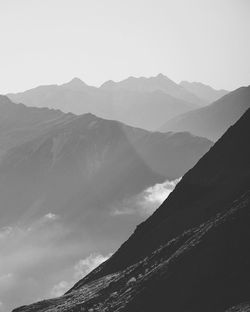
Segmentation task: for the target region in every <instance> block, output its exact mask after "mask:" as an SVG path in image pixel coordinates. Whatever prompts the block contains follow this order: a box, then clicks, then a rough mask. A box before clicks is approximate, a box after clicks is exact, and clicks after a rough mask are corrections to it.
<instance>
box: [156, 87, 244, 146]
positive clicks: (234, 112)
mask: <svg viewBox="0 0 250 312" xmlns="http://www.w3.org/2000/svg"><path fill="white" fill-rule="evenodd" d="M248 108H250V86H248V87H241V88H239V89H236V90H235V91H232V92H230V93H228V94H226V95H225V96H223V97H222V98H220V99H219V100H217V101H215V102H213V103H212V104H210V105H207V106H205V107H202V108H199V109H196V110H193V111H190V112H187V113H184V114H180V115H179V116H177V117H175V118H173V119H172V120H169V121H167V122H166V123H165V124H164V125H163V126H162V127H160V130H161V131H188V132H191V133H193V134H194V135H198V136H203V137H206V138H209V139H210V140H212V141H216V140H218V138H219V137H221V136H222V135H223V134H224V132H225V131H226V130H227V129H228V128H229V127H230V126H231V125H232V124H234V123H235V122H236V121H237V120H238V119H239V118H240V117H241V116H242V115H243V114H244V112H246V110H247V109H248Z"/></svg>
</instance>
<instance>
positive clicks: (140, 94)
mask: <svg viewBox="0 0 250 312" xmlns="http://www.w3.org/2000/svg"><path fill="white" fill-rule="evenodd" d="M8 97H9V98H10V99H11V100H12V101H14V102H16V103H24V104H26V105H28V106H35V107H49V108H53V109H60V110H62V111H64V112H72V113H75V114H84V113H92V114H94V115H97V116H98V117H102V118H107V119H116V120H119V121H121V122H124V123H126V124H128V125H131V126H135V127H140V128H144V129H147V130H155V129H157V128H158V127H159V125H161V124H163V123H164V122H166V121H167V120H168V119H171V118H173V117H174V116H177V115H179V114H181V113H184V112H187V111H189V110H192V109H194V108H198V107H199V105H200V102H201V103H202V100H200V99H198V98H197V97H196V96H195V95H193V94H192V93H190V92H189V91H186V90H185V89H184V88H182V87H181V86H179V85H178V84H176V83H174V82H173V81H172V80H170V79H169V78H167V77H166V76H164V75H162V74H160V75H158V76H156V77H151V78H133V77H130V78H128V79H126V80H124V81H121V82H117V83H115V82H110V81H108V82H106V83H104V84H103V85H102V86H101V87H100V88H96V87H92V86H88V85H87V84H85V83H84V82H83V81H81V80H80V79H79V78H74V79H72V80H71V81H70V82H68V83H65V84H62V85H48V86H39V87H37V88H34V89H31V90H27V91H25V92H21V93H15V94H13V93H12V94H8Z"/></svg>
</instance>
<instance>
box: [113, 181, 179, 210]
mask: <svg viewBox="0 0 250 312" xmlns="http://www.w3.org/2000/svg"><path fill="white" fill-rule="evenodd" d="M180 180H181V178H179V179H176V180H172V181H168V180H167V181H165V182H164V183H158V184H155V185H154V186H151V187H149V188H147V189H146V190H144V191H143V192H141V193H140V194H138V195H136V196H134V197H132V198H129V199H126V200H123V201H122V202H120V203H116V204H115V205H114V206H113V207H112V209H111V215H113V216H122V215H131V214H140V215H144V216H149V215H150V214H152V213H153V212H154V211H155V210H156V209H157V208H158V207H159V206H160V205H161V204H162V203H163V202H164V200H166V198H167V197H168V196H169V194H170V193H171V192H172V191H173V190H174V188H175V187H176V185H177V184H178V183H179V182H180Z"/></svg>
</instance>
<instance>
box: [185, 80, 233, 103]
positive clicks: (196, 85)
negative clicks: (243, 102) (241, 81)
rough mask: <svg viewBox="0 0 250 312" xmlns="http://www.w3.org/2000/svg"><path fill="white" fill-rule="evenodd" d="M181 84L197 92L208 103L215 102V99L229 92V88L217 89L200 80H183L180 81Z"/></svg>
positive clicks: (190, 90)
mask: <svg viewBox="0 0 250 312" xmlns="http://www.w3.org/2000/svg"><path fill="white" fill-rule="evenodd" d="M180 86H182V87H183V88H185V89H186V90H187V91H189V92H191V93H193V94H195V95H196V96H197V97H199V98H200V99H203V100H204V101H206V102H207V103H213V102H214V101H217V100H218V99H219V98H221V97H223V96H224V95H226V94H227V93H229V91H227V90H216V89H214V88H212V87H210V86H208V85H205V84H203V83H200V82H188V81H182V82H180Z"/></svg>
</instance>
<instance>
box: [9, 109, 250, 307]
mask: <svg viewBox="0 0 250 312" xmlns="http://www.w3.org/2000/svg"><path fill="white" fill-rule="evenodd" d="M249 139H250V110H248V111H247V112H246V113H245V114H244V116H243V117H242V118H241V119H240V120H239V121H238V122H237V123H236V124H235V125H234V126H233V127H231V128H230V129H229V130H228V131H227V132H226V134H225V135H224V136H223V137H222V138H221V139H220V140H219V141H218V142H217V143H216V144H215V145H214V147H212V148H211V149H210V151H209V152H208V153H207V154H206V155H205V156H204V157H203V158H202V159H201V160H200V161H199V162H198V163H197V164H196V165H195V167H194V168H193V169H191V170H190V171H189V172H188V173H187V174H186V175H185V176H184V177H183V179H182V181H181V182H180V183H179V184H178V185H177V187H176V188H175V190H174V191H173V192H172V193H171V195H170V196H169V197H168V199H167V200H166V201H165V202H164V203H163V204H162V206H161V207H160V208H159V209H158V210H157V211H156V212H155V213H154V214H153V215H152V216H151V217H150V218H149V219H147V220H146V221H145V222H144V223H142V224H141V225H139V226H138V227H137V229H136V231H135V232H134V234H133V235H132V236H131V237H130V238H129V239H128V241H127V242H125V243H124V244H123V245H122V246H121V247H120V249H119V250H118V251H117V252H116V253H115V254H114V255H113V256H112V257H111V258H110V259H109V260H108V261H106V262H105V263H103V264H102V265H101V266H99V267H98V268H97V269H95V270H94V271H93V272H91V273H90V274H89V275H88V276H87V277H85V278H84V279H82V280H81V281H79V282H78V283H77V284H76V285H75V286H74V287H73V288H72V289H71V290H70V291H69V292H68V293H67V294H65V295H64V296H62V297H60V298H57V299H51V300H47V301H41V302H38V303H36V304H33V305H30V306H24V307H21V308H19V309H16V310H15V311H18V312H27V311H29V312H30V311H130V312H131V311H155V310H162V308H163V307H164V310H166V311H176V312H177V311H178V312H180V311H183V312H184V311H185V312H186V311H190V312H198V311H199V312H200V311H207V312H209V311H215V312H217V311H218V312H220V311H226V310H227V311H247V309H248V307H249V305H248V304H247V303H246V302H247V301H249V299H250V298H249V286H250V282H249V281H250V275H249V260H250V249H249V235H250V228H249V222H250V213H249V211H250V161H249V160H250V146H249Z"/></svg>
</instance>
